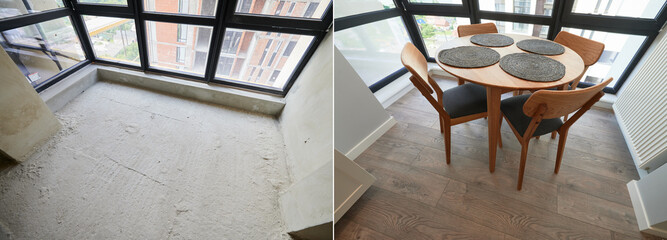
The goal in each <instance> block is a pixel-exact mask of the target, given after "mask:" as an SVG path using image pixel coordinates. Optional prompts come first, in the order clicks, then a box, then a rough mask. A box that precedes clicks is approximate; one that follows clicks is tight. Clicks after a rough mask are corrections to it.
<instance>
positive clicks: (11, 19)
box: [0, 0, 392, 96]
mask: <svg viewBox="0 0 667 240" xmlns="http://www.w3.org/2000/svg"><path fill="white" fill-rule="evenodd" d="M139 1H141V2H139V3H140V4H138V5H142V6H141V7H142V8H143V9H134V6H135V4H136V2H132V1H127V0H72V1H70V0H43V1H42V0H39V1H37V0H20V1H19V0H4V1H0V33H2V34H0V45H1V46H2V47H3V48H4V49H5V50H6V51H7V52H8V53H9V55H10V56H11V57H12V59H13V61H14V63H15V64H16V65H17V67H18V68H19V69H21V71H22V72H23V73H24V74H25V76H26V79H28V81H30V82H31V83H32V84H33V85H34V86H35V88H36V90H37V91H38V92H39V91H42V90H44V89H46V88H47V87H49V86H51V85H53V84H54V83H56V82H58V81H59V80H61V79H63V78H65V77H67V76H68V75H70V74H71V73H73V72H76V71H77V70H78V69H80V68H82V67H84V66H86V65H87V64H90V63H92V62H95V63H104V64H108V65H116V66H121V67H128V68H133V69H137V70H140V71H144V72H156V73H160V74H164V75H169V76H176V77H180V78H183V79H191V80H195V81H205V82H208V83H211V84H224V85H231V86H234V87H237V88H245V89H251V90H254V91H260V92H265V93H271V94H276V95H282V96H284V95H285V94H287V92H288V91H289V89H290V87H291V86H292V84H293V83H294V81H295V80H296V78H297V77H298V75H299V74H300V72H301V70H302V69H303V67H304V66H305V64H306V63H307V62H308V60H309V58H310V57H311V56H312V55H313V53H314V51H315V50H316V49H317V45H318V44H320V42H321V40H322V39H323V38H324V37H325V36H326V34H327V32H328V31H329V28H330V26H332V22H331V21H332V20H331V18H330V17H325V16H331V15H333V14H332V13H333V7H332V0H289V1H288V0H262V1H256V0H232V1H227V2H222V1H219V0H139ZM383 1H392V0H383ZM141 3H143V4H141ZM220 4H224V5H225V6H223V5H220ZM228 5H229V7H227V6H228ZM77 6H80V7H77ZM75 7H76V9H75ZM217 11H221V12H217ZM250 15H253V16H250ZM274 17H279V18H274ZM230 26H234V27H235V28H230ZM244 27H247V28H248V29H254V30H245V29H243V28H244ZM260 29H270V30H271V32H263V31H259V30H260ZM214 30H215V31H214ZM212 39H216V42H212ZM288 47H289V48H288ZM209 54H212V55H209ZM260 60H261V62H260ZM253 69H254V70H253ZM276 72H277V75H275V74H274V73H276ZM251 82H252V83H251Z"/></svg>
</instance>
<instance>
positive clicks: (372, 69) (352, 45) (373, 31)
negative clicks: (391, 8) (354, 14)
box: [334, 17, 410, 86]
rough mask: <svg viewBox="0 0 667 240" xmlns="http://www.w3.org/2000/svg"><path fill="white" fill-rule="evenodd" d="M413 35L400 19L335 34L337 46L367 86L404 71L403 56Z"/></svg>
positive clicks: (378, 22)
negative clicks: (404, 49) (398, 71)
mask: <svg viewBox="0 0 667 240" xmlns="http://www.w3.org/2000/svg"><path fill="white" fill-rule="evenodd" d="M407 42H410V36H409V35H408V32H407V31H406V28H405V24H403V21H402V20H401V19H400V18H399V17H394V18H389V19H386V20H382V21H377V22H372V23H368V24H365V25H361V26H357V27H353V28H349V29H345V30H341V31H337V32H336V38H335V39H334V44H335V45H336V47H337V48H338V50H340V52H341V53H342V54H343V56H345V58H346V59H347V60H348V61H349V62H350V64H351V65H352V67H353V68H354V70H356V71H357V73H358V74H359V76H360V77H361V79H363V80H364V82H365V83H366V85H368V86H371V85H373V84H375V83H377V82H378V81H380V80H382V79H383V78H385V77H386V76H387V75H389V74H391V73H393V72H395V71H397V70H400V69H402V68H403V64H401V60H400V55H401V49H402V47H403V45H405V43H407Z"/></svg>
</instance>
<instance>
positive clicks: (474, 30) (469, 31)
mask: <svg viewBox="0 0 667 240" xmlns="http://www.w3.org/2000/svg"><path fill="white" fill-rule="evenodd" d="M456 33H457V34H458V35H459V37H465V36H470V35H476V34H482V33H498V28H496V24H494V23H480V24H470V25H461V26H458V27H457V28H456ZM464 83H465V81H464V80H463V79H459V85H463V84H464Z"/></svg>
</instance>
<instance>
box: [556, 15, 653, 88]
mask: <svg viewBox="0 0 667 240" xmlns="http://www.w3.org/2000/svg"><path fill="white" fill-rule="evenodd" d="M563 31H567V32H570V33H573V34H576V35H579V36H582V37H585V38H588V39H592V40H595V41H598V42H602V43H604V52H603V53H602V56H600V59H599V60H598V61H597V62H596V63H595V64H593V65H592V66H590V67H588V70H587V71H586V73H585V74H584V77H583V78H582V79H581V81H582V82H586V83H592V84H596V83H599V82H602V81H604V80H606V79H607V78H610V77H613V78H614V81H613V82H612V83H610V85H614V84H616V82H617V81H618V79H620V77H621V75H622V74H623V72H624V71H626V68H627V67H628V65H629V64H630V61H631V60H632V58H633V57H634V56H635V53H636V52H637V51H638V50H639V48H640V47H641V45H642V43H644V41H645V40H646V37H645V36H637V35H630V34H620V33H609V32H603V31H592V30H585V29H576V28H563Z"/></svg>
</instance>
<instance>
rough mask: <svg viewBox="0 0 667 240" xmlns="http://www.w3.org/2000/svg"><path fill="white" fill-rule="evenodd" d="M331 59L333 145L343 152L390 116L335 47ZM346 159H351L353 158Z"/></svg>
mask: <svg viewBox="0 0 667 240" xmlns="http://www.w3.org/2000/svg"><path fill="white" fill-rule="evenodd" d="M334 59H335V64H336V86H335V92H336V104H335V105H336V107H335V110H334V111H335V114H334V116H335V118H336V121H335V122H336V126H335V131H336V133H335V136H336V138H335V146H336V149H338V150H339V151H341V152H342V153H343V154H347V153H348V152H350V151H351V150H352V149H354V148H355V147H357V145H359V144H360V143H361V142H362V141H364V140H366V139H367V138H368V137H369V135H371V134H373V133H374V132H375V131H376V129H378V128H379V127H381V126H382V125H383V124H384V123H385V122H387V120H389V119H390V118H391V116H389V114H388V113H387V111H385V110H384V108H383V107H382V105H381V104H380V102H379V101H378V100H377V98H375V96H373V93H372V92H371V90H370V89H368V87H367V86H366V84H364V82H363V80H362V79H361V77H359V74H357V72H355V71H354V68H352V65H350V63H349V62H348V61H347V60H346V59H345V57H344V56H343V54H341V53H340V51H338V49H334ZM378 137H379V136H378ZM369 145H370V144H369ZM348 157H350V156H348ZM350 158H352V159H354V157H350Z"/></svg>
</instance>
